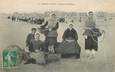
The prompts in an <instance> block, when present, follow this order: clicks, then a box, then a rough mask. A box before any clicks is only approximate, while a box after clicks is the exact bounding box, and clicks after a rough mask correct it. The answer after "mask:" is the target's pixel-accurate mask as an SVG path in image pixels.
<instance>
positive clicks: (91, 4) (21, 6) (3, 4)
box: [0, 0, 115, 13]
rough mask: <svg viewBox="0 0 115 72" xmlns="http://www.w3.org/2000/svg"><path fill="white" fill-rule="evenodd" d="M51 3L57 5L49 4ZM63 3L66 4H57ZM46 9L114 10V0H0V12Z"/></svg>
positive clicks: (77, 10) (78, 10)
mask: <svg viewBox="0 0 115 72" xmlns="http://www.w3.org/2000/svg"><path fill="white" fill-rule="evenodd" d="M43 3H47V4H48V3H50V5H43ZM51 3H55V4H57V5H51ZM63 3H65V4H66V5H59V4H63ZM68 3H70V4H73V5H70V4H68ZM47 10H60V11H69V12H71V11H75V12H84V11H89V10H90V11H91V10H92V11H107V12H115V0H0V13H12V12H26V13H30V12H44V11H47Z"/></svg>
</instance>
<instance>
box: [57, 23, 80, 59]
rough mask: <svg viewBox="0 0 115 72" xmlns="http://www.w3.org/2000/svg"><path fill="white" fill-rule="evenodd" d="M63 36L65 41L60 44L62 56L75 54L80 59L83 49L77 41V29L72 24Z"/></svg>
mask: <svg viewBox="0 0 115 72" xmlns="http://www.w3.org/2000/svg"><path fill="white" fill-rule="evenodd" d="M62 38H63V42H62V43H61V44H60V46H59V52H60V53H61V54H62V57H68V56H71V55H72V56H73V55H75V56H76V58H77V59H79V58H80V51H81V49H80V46H79V44H78V42H77V40H78V35H77V31H76V30H75V29H74V28H73V25H72V24H70V25H69V28H67V29H66V30H65V32H64V34H63V37H62Z"/></svg>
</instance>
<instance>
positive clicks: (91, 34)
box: [83, 11, 101, 58]
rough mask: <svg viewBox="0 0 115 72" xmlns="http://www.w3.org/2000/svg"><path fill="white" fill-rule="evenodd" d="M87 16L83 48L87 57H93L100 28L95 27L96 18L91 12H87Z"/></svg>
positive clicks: (96, 48) (96, 49)
mask: <svg viewBox="0 0 115 72" xmlns="http://www.w3.org/2000/svg"><path fill="white" fill-rule="evenodd" d="M88 15H89V16H88V17H87V19H86V22H85V27H86V29H85V32H84V33H83V35H84V37H85V50H86V53H87V54H86V55H87V57H90V58H93V57H95V53H96V51H98V37H99V36H101V33H100V30H99V29H98V28H96V23H95V22H96V20H95V18H94V16H93V12H92V11H90V12H89V13H88Z"/></svg>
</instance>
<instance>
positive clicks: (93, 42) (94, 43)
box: [85, 36, 98, 51]
mask: <svg viewBox="0 0 115 72" xmlns="http://www.w3.org/2000/svg"><path fill="white" fill-rule="evenodd" d="M85 49H89V50H92V49H94V50H96V51H97V50H98V38H97V37H91V36H88V37H87V39H85Z"/></svg>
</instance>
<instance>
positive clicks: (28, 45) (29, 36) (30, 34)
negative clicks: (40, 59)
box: [26, 28, 36, 52]
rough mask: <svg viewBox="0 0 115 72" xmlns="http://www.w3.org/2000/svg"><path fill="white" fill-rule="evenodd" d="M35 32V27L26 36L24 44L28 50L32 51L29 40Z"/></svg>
mask: <svg viewBox="0 0 115 72" xmlns="http://www.w3.org/2000/svg"><path fill="white" fill-rule="evenodd" d="M35 33H36V28H32V29H31V33H29V34H28V35H27V38H26V46H27V47H28V48H29V51H30V52H34V49H33V48H32V45H31V41H32V39H34V38H35V37H34V35H35Z"/></svg>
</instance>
